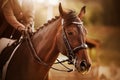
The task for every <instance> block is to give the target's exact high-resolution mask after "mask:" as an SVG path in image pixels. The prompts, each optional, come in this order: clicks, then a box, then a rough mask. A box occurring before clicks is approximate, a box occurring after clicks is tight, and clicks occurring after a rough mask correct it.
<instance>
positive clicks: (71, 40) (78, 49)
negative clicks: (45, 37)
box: [57, 3, 91, 73]
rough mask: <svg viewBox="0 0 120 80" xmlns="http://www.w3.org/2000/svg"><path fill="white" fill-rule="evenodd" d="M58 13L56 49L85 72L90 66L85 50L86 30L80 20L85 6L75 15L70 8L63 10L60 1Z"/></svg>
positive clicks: (79, 70)
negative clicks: (59, 20) (60, 27)
mask: <svg viewBox="0 0 120 80" xmlns="http://www.w3.org/2000/svg"><path fill="white" fill-rule="evenodd" d="M59 13H60V16H61V18H62V25H61V26H62V29H61V31H60V32H59V33H58V35H57V45H58V49H59V51H60V52H61V53H62V54H63V55H65V56H67V57H68V58H69V62H70V63H72V64H74V66H75V68H76V70H77V71H78V72H81V73H86V72H88V70H89V69H90V67H91V59H90V57H89V54H88V52H87V48H88V47H87V44H86V34H87V30H86V29H85V27H84V25H83V22H82V20H81V19H82V18H83V16H84V14H85V6H84V7H82V9H81V11H80V13H79V15H78V16H76V14H75V12H74V11H72V10H70V11H68V12H66V11H64V10H63V9H62V6H61V3H60V4H59Z"/></svg>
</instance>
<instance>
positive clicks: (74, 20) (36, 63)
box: [4, 3, 91, 80]
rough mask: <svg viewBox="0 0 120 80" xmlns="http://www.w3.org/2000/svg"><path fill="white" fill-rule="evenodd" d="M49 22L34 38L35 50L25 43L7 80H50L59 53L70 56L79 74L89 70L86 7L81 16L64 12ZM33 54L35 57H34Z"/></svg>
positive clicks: (9, 68) (13, 59) (10, 69)
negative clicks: (51, 70)
mask: <svg viewBox="0 0 120 80" xmlns="http://www.w3.org/2000/svg"><path fill="white" fill-rule="evenodd" d="M59 13H60V16H59V17H58V18H55V19H53V20H51V21H48V23H47V24H45V25H44V27H42V28H39V29H38V30H37V31H36V32H35V33H34V35H33V36H32V37H31V42H32V48H34V49H31V48H30V45H29V44H27V41H23V42H22V43H21V44H20V46H19V47H18V49H17V50H16V51H15V52H14V55H13V56H12V58H11V60H10V62H9V65H8V68H7V72H6V76H5V77H4V80H48V72H49V70H50V68H51V66H52V65H53V64H54V61H55V60H56V59H57V57H58V55H59V53H62V54H63V55H65V56H67V57H68V58H69V61H70V62H71V63H72V64H73V65H74V66H75V68H76V70H77V71H78V72H80V73H84V72H86V71H88V70H89V69H90V67H91V59H90V57H89V54H88V53H87V45H86V34H87V32H86V29H85V27H84V26H83V23H82V20H81V19H82V17H83V16H84V13H85V7H82V9H81V11H80V13H79V15H76V14H75V11H72V10H69V11H65V10H63V9H62V6H61V3H60V4H59ZM33 53H34V55H33Z"/></svg>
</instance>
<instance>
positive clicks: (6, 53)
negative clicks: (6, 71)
mask: <svg viewBox="0 0 120 80" xmlns="http://www.w3.org/2000/svg"><path fill="white" fill-rule="evenodd" d="M18 44H19V42H18V41H15V42H14V43H13V44H12V45H11V46H7V47H5V48H4V49H3V51H2V52H1V54H0V80H1V78H2V70H3V66H4V65H5V64H6V62H7V61H8V60H9V58H10V56H11V54H12V53H13V50H14V49H15V48H16V47H17V45H18Z"/></svg>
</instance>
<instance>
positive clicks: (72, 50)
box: [62, 21, 88, 63]
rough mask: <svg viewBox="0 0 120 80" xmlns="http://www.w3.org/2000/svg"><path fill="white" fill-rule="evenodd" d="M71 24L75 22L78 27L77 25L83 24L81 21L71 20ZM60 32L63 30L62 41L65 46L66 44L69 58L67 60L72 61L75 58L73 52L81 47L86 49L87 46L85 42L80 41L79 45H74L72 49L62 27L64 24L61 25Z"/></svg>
mask: <svg viewBox="0 0 120 80" xmlns="http://www.w3.org/2000/svg"><path fill="white" fill-rule="evenodd" d="M72 24H75V25H77V26H78V27H80V26H79V25H83V23H82V22H72ZM62 25H63V21H62ZM82 27H83V26H82ZM62 32H63V41H64V43H65V46H66V50H67V56H68V58H69V62H70V63H73V60H74V59H75V53H76V52H78V51H79V50H81V49H87V48H88V46H87V44H86V43H82V44H81V45H80V46H76V47H75V48H73V49H72V47H71V45H70V42H69V40H68V38H67V35H66V32H65V29H64V25H63V26H62Z"/></svg>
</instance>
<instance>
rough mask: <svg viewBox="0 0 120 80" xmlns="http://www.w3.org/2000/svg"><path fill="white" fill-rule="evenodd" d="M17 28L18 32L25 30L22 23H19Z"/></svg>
mask: <svg viewBox="0 0 120 80" xmlns="http://www.w3.org/2000/svg"><path fill="white" fill-rule="evenodd" d="M17 30H18V31H20V32H24V31H26V28H25V26H24V25H23V24H21V25H19V26H18V28H17Z"/></svg>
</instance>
